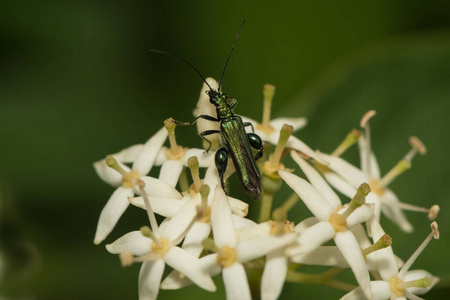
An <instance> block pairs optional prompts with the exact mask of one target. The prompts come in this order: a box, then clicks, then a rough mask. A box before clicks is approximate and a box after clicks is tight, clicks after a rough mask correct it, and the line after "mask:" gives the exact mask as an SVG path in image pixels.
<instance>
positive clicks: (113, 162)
mask: <svg viewBox="0 0 450 300" xmlns="http://www.w3.org/2000/svg"><path fill="white" fill-rule="evenodd" d="M105 163H106V165H107V166H108V167H110V168H112V169H114V170H116V171H117V172H119V173H120V175H122V177H125V176H127V175H128V172H127V171H125V170H124V169H123V168H122V167H121V166H120V165H119V163H118V162H117V160H116V159H115V158H114V156H112V155H108V156H107V157H106V158H105Z"/></svg>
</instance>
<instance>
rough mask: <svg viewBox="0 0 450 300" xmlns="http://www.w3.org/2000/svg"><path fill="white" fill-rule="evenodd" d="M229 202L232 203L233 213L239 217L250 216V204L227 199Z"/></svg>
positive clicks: (230, 198)
mask: <svg viewBox="0 0 450 300" xmlns="http://www.w3.org/2000/svg"><path fill="white" fill-rule="evenodd" d="M227 198H228V202H229V203H230V208H231V212H232V213H233V214H235V215H236V216H239V217H245V216H246V215H247V214H248V203H245V202H244V201H242V200H239V199H236V198H233V197H227Z"/></svg>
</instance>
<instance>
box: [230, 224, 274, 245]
mask: <svg viewBox="0 0 450 300" xmlns="http://www.w3.org/2000/svg"><path fill="white" fill-rule="evenodd" d="M271 228H272V226H271V225H270V224H269V222H263V223H260V224H256V225H254V226H248V227H244V228H241V229H238V230H236V237H237V240H238V242H241V241H246V240H251V239H255V238H260V237H266V236H268V235H269V234H270V229H271Z"/></svg>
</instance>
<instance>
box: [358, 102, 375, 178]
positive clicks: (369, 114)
mask: <svg viewBox="0 0 450 300" xmlns="http://www.w3.org/2000/svg"><path fill="white" fill-rule="evenodd" d="M376 113H377V112H376V111H374V110H369V111H368V112H366V113H365V114H364V116H363V117H362V119H361V122H360V126H361V127H362V128H364V129H365V142H366V166H367V173H368V174H372V173H371V171H370V166H371V163H370V156H371V155H372V146H371V144H370V126H369V120H370V119H371V118H372V117H373V116H375V115H376Z"/></svg>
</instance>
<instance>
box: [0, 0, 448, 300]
mask: <svg viewBox="0 0 450 300" xmlns="http://www.w3.org/2000/svg"><path fill="white" fill-rule="evenodd" d="M244 18H246V19H247V23H246V25H245V27H244V29H243V31H242V33H241V36H240V40H239V43H238V45H237V47H236V51H235V52H234V54H233V58H232V60H231V61H230V64H229V67H228V70H227V73H226V76H225V80H224V84H223V90H224V91H225V92H226V93H227V94H228V95H230V96H232V97H235V98H237V99H238V100H239V105H238V106H237V108H236V112H237V113H238V114H242V115H246V116H249V117H251V118H254V119H258V120H260V115H261V112H262V108H261V103H262V94H261V91H262V86H263V85H264V84H265V83H272V84H274V85H275V86H276V87H277V93H276V96H275V103H274V105H273V115H274V116H275V117H276V116H291V117H293V116H297V117H298V116H306V117H308V119H309V125H308V126H307V127H306V128H305V129H303V130H302V131H300V132H298V133H297V134H296V135H297V136H298V137H300V138H301V139H303V140H304V141H305V142H307V143H308V144H309V145H310V146H311V147H312V148H314V149H321V150H322V151H325V152H330V151H332V150H333V149H334V148H335V146H336V145H337V144H338V143H339V142H340V141H341V140H342V138H343V137H344V136H345V135H346V134H347V132H348V131H349V130H350V129H351V128H358V124H359V120H360V117H361V116H362V114H363V113H364V112H365V111H367V110H369V109H375V110H377V111H378V114H377V116H376V117H375V118H374V119H373V121H372V137H373V139H372V141H373V148H374V151H375V153H376V154H377V157H378V159H379V162H380V166H381V169H382V173H386V172H387V171H388V170H389V169H390V168H391V167H392V166H393V165H394V164H395V163H396V162H397V161H398V160H399V159H400V158H402V157H403V155H404V154H405V153H406V152H407V151H408V150H409V145H408V142H407V138H408V137H409V136H411V135H417V136H419V137H420V138H421V139H422V140H423V142H424V143H425V144H426V145H427V147H428V150H429V151H428V154H427V155H426V156H424V157H417V158H416V159H415V160H414V161H413V168H412V170H410V171H409V172H407V173H406V174H404V175H402V176H401V178H399V179H398V180H396V181H395V182H394V183H393V184H392V186H391V187H392V188H393V189H394V190H395V191H396V193H397V195H398V196H399V197H400V199H402V200H403V201H405V202H410V203H415V204H418V205H423V206H427V207H429V206H431V204H434V203H437V204H439V205H440V206H441V213H440V215H439V216H438V219H437V221H438V222H439V224H440V229H441V239H440V240H439V241H432V243H431V245H430V246H429V247H428V248H427V249H426V251H425V253H423V255H422V256H421V257H420V258H419V259H418V260H417V261H416V263H415V264H414V266H413V269H418V268H426V269H427V270H428V271H430V272H432V273H433V274H434V275H436V276H439V277H441V279H442V281H441V283H440V284H439V285H438V286H437V287H436V288H435V289H434V290H433V291H431V292H430V293H429V294H428V296H427V299H447V298H448V294H449V293H450V289H449V286H450V277H449V272H450V271H449V270H450V262H449V261H450V260H449V259H448V248H447V247H449V246H450V243H449V239H448V234H449V233H448V232H449V230H448V229H449V228H450V223H449V222H448V219H449V218H450V213H449V204H448V198H449V196H448V194H449V193H448V191H447V190H446V187H448V181H449V178H450V174H449V173H450V171H449V170H450V160H449V159H448V154H447V153H448V149H449V148H450V135H449V133H450V131H449V129H450V122H449V121H448V119H449V117H448V116H449V113H450V104H449V100H450V27H449V26H450V2H449V1H419V0H416V1H388V0H384V1H339V3H338V2H337V1H328V0H326V1H315V2H313V1H285V2H281V1H246V2H242V1H226V3H225V2H224V3H223V4H220V3H215V2H212V1H208V2H207V1H190V2H188V1H65V0H59V1H2V4H0V140H1V144H0V161H1V164H0V204H1V205H0V288H1V289H0V294H1V295H2V296H3V295H6V296H7V297H6V299H25V298H27V299H109V300H112V299H137V277H138V271H139V266H138V265H135V266H132V267H130V268H121V267H120V263H119V260H118V258H117V256H114V255H110V254H109V253H107V252H106V250H105V249H104V244H102V245H100V246H94V244H93V242H92V241H93V237H94V232H95V228H96V224H97V220H98V216H99V214H100V211H101V209H102V207H103V205H104V204H105V203H106V200H107V199H108V197H109V196H110V194H111V193H112V191H113V189H112V188H111V187H109V186H107V185H106V184H104V183H103V182H101V180H100V179H98V178H97V176H96V174H95V172H94V170H93V168H92V162H93V161H96V160H98V159H101V158H103V157H104V156H105V155H107V154H109V153H113V152H115V151H118V150H120V149H122V148H125V147H126V146H129V145H132V144H136V143H143V142H145V141H146V140H147V139H148V138H149V137H150V136H151V135H153V133H154V132H156V130H157V129H159V128H160V127H161V126H162V122H163V120H164V119H166V118H168V117H171V116H172V117H174V118H176V119H178V120H190V119H191V116H192V115H191V113H192V109H193V108H194V107H195V104H196V101H197V98H198V94H199V90H200V87H201V85H202V82H201V80H200V79H199V78H198V76H197V75H196V74H195V73H194V72H193V71H192V70H190V69H189V68H188V67H186V66H185V65H184V64H182V63H181V62H179V61H177V60H175V59H173V58H170V57H165V56H161V55H157V54H153V53H149V52H148V49H151V48H156V49H162V50H167V51H170V52H173V53H177V54H179V55H181V56H183V57H184V58H186V59H187V60H189V61H190V62H191V63H192V64H193V65H195V66H196V67H197V68H198V69H199V70H200V72H202V74H203V75H204V76H205V77H206V76H212V77H215V78H218V77H219V76H220V73H221V71H222V67H223V65H224V63H225V59H226V57H227V55H228V53H229V50H230V47H231V44H232V42H233V39H234V36H235V34H236V32H237V30H238V28H239V25H240V24H241V22H242V20H243V19H244ZM181 130H183V135H182V136H181V135H179V140H180V142H181V143H182V144H184V145H188V146H200V145H201V141H200V139H199V138H198V137H196V136H195V132H196V131H195V129H194V128H183V129H180V130H179V131H181ZM344 157H345V158H346V159H349V160H350V161H352V162H354V163H356V164H357V163H358V159H357V151H356V148H353V149H351V150H350V151H349V153H346V154H345V155H344ZM232 193H233V195H234V196H236V197H241V196H242V197H245V195H244V194H243V193H242V191H241V189H240V188H239V187H237V188H234V189H232ZM407 215H408V217H409V219H410V220H411V221H412V223H413V225H414V226H415V228H416V230H415V232H414V233H413V234H410V235H407V234H403V233H402V232H400V230H398V229H397V228H396V227H394V226H392V224H391V223H390V222H389V221H387V220H382V222H383V224H385V229H386V231H387V232H388V233H389V234H391V236H392V237H393V239H394V247H395V250H396V253H397V254H398V255H399V256H400V257H401V258H403V259H404V260H406V259H407V258H408V257H409V256H410V255H411V254H412V252H413V251H414V250H415V249H416V247H417V246H418V245H419V244H420V243H421V242H422V240H423V239H424V238H425V236H426V235H427V234H428V232H429V221H428V220H427V219H426V217H425V216H424V215H423V214H418V213H407ZM307 216H310V213H309V212H308V211H307V209H306V208H305V207H304V206H303V204H299V205H297V206H296V208H295V210H294V211H293V212H292V214H291V215H290V218H291V220H293V221H295V222H298V221H299V220H301V219H303V218H305V217H307ZM147 222H148V221H147V219H146V217H145V214H142V212H141V211H140V210H138V209H135V208H130V209H128V211H127V212H126V214H125V215H124V216H123V218H122V219H121V220H120V222H119V224H118V226H117V228H116V229H115V230H114V232H113V233H112V234H111V235H110V236H109V237H108V239H107V240H106V242H111V241H113V240H114V239H115V238H117V237H119V236H121V235H122V234H124V233H126V232H128V231H131V230H135V229H137V228H139V227H140V226H142V225H144V224H147ZM348 277H350V276H348ZM216 282H217V283H218V284H219V289H221V287H220V285H221V280H220V279H218V280H216ZM219 295H220V294H210V293H207V292H203V291H200V290H198V289H196V288H188V289H186V290H181V291H174V292H162V293H161V294H160V297H161V299H171V298H173V297H184V298H193V297H200V296H201V297H204V298H208V299H212V298H214V297H221V296H219ZM222 295H223V294H222ZM342 295H343V293H342V292H340V291H335V290H332V289H330V288H318V287H309V286H308V287H306V286H302V285H294V284H286V286H285V289H284V292H283V295H282V298H283V299H318V298H324V297H329V298H332V299H336V298H339V297H340V296H342Z"/></svg>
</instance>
